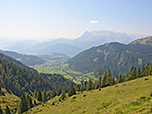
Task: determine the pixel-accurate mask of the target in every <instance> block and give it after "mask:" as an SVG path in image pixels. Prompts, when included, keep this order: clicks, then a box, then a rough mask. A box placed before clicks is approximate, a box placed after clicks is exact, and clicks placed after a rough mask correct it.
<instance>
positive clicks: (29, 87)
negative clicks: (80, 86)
mask: <svg viewBox="0 0 152 114" xmlns="http://www.w3.org/2000/svg"><path fill="white" fill-rule="evenodd" d="M0 55H1V56H0V88H5V89H6V90H7V91H8V92H13V93H14V94H15V95H17V96H20V95H22V94H23V93H24V92H28V93H31V92H34V90H35V89H38V88H40V89H42V90H44V89H45V90H56V89H57V88H59V87H62V86H65V87H68V86H69V85H70V81H69V80H67V79H65V78H63V77H62V76H61V75H58V74H39V73H37V71H36V70H33V69H31V68H29V67H27V66H24V65H23V64H21V63H20V62H18V61H16V60H14V59H12V58H10V57H7V56H5V55H3V54H0Z"/></svg>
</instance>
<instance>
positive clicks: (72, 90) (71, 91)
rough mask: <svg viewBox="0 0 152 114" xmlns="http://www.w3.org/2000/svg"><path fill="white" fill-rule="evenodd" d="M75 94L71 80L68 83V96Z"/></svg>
mask: <svg viewBox="0 0 152 114" xmlns="http://www.w3.org/2000/svg"><path fill="white" fill-rule="evenodd" d="M75 94H76V91H75V88H74V87H73V82H72V81H71V84H70V88H69V91H68V96H69V97H70V96H72V95H75Z"/></svg>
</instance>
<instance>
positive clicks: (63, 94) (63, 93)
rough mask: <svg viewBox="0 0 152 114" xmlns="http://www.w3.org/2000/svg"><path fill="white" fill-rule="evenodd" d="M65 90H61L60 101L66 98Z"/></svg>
mask: <svg viewBox="0 0 152 114" xmlns="http://www.w3.org/2000/svg"><path fill="white" fill-rule="evenodd" d="M65 93H66V92H65V90H62V94H61V97H60V100H64V99H65V98H66V94H65Z"/></svg>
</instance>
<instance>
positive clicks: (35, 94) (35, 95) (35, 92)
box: [33, 89, 37, 99]
mask: <svg viewBox="0 0 152 114" xmlns="http://www.w3.org/2000/svg"><path fill="white" fill-rule="evenodd" d="M33 97H34V98H36V99H37V91H36V89H35V90H34V93H33Z"/></svg>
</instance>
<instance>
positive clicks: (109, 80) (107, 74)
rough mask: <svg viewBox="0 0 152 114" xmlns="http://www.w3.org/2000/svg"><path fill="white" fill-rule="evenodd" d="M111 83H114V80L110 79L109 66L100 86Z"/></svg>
mask: <svg viewBox="0 0 152 114" xmlns="http://www.w3.org/2000/svg"><path fill="white" fill-rule="evenodd" d="M113 83H114V80H113V79H112V75H111V71H110V68H108V70H107V71H106V72H105V75H104V76H103V79H102V82H101V86H102V87H106V86H110V85H113Z"/></svg>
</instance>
